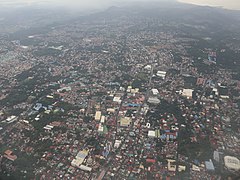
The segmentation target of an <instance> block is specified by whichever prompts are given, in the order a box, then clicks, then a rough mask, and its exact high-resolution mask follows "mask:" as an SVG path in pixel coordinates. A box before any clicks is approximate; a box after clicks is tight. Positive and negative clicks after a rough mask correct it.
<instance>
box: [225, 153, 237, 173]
mask: <svg viewBox="0 0 240 180" xmlns="http://www.w3.org/2000/svg"><path fill="white" fill-rule="evenodd" d="M224 164H225V167H226V168H227V169H229V170H232V171H239V170H240V161H239V159H238V158H236V157H233V156H225V157H224Z"/></svg>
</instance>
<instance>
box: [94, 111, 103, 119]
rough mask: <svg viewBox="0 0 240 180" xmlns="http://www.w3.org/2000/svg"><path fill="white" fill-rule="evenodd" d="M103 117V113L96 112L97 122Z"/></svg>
mask: <svg viewBox="0 0 240 180" xmlns="http://www.w3.org/2000/svg"><path fill="white" fill-rule="evenodd" d="M101 116H102V113H101V111H96V114H95V120H96V121H100V119H101Z"/></svg>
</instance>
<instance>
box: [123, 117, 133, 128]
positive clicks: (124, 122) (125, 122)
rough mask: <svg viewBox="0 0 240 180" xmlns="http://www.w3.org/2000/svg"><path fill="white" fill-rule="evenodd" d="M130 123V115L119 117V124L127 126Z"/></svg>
mask: <svg viewBox="0 0 240 180" xmlns="http://www.w3.org/2000/svg"><path fill="white" fill-rule="evenodd" d="M131 123H132V119H131V118H130V117H122V118H121V119H120V126H124V127H128V126H130V125H131Z"/></svg>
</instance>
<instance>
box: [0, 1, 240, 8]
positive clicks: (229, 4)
mask: <svg viewBox="0 0 240 180" xmlns="http://www.w3.org/2000/svg"><path fill="white" fill-rule="evenodd" d="M123 1H125V2H131V1H147V2H149V1H151V0H0V5H5V6H12V5H17V6H25V5H34V4H49V3H50V4H52V5H64V6H76V7H80V8H98V7H100V8H102V7H107V6H111V5H116V4H121V2H123ZM153 1H161V0H153ZM176 1H180V2H185V3H192V4H198V5H209V6H221V7H224V8H227V9H238V10H240V0H176Z"/></svg>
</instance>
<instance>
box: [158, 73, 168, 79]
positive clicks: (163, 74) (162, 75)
mask: <svg viewBox="0 0 240 180" xmlns="http://www.w3.org/2000/svg"><path fill="white" fill-rule="evenodd" d="M166 74H167V72H165V71H158V72H157V76H158V77H161V78H162V79H165V77H166Z"/></svg>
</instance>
